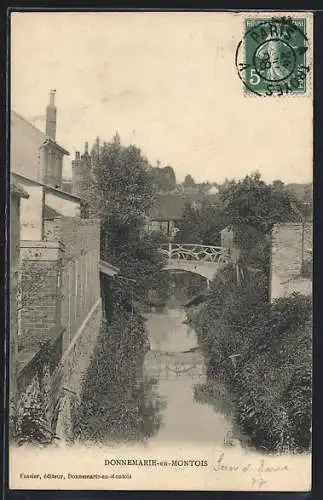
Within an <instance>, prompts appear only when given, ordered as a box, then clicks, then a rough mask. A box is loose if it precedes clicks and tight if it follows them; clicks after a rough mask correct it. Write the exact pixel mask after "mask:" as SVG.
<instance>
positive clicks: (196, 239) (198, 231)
mask: <svg viewBox="0 0 323 500" xmlns="http://www.w3.org/2000/svg"><path fill="white" fill-rule="evenodd" d="M225 226H226V220H225V217H224V215H223V214H222V211H221V208H220V207H219V206H215V205H214V204H212V203H211V201H210V200H209V199H208V198H205V199H204V200H202V201H201V202H200V203H199V204H198V205H197V207H196V208H194V207H192V206H191V205H189V204H187V205H186V206H185V209H184V212H183V217H182V220H181V221H179V222H178V229H179V231H178V233H177V234H176V238H175V239H176V241H179V242H183V243H200V244H203V245H220V231H221V230H222V229H223V228H224V227H225Z"/></svg>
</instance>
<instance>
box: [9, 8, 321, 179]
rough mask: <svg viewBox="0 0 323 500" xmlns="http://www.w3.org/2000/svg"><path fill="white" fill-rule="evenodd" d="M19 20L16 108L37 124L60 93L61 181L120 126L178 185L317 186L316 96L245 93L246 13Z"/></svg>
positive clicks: (15, 22) (14, 32)
mask: <svg viewBox="0 0 323 500" xmlns="http://www.w3.org/2000/svg"><path fill="white" fill-rule="evenodd" d="M11 22H12V24H11V107H12V109H13V110H15V111H16V112H17V113H19V114H21V115H23V116H24V117H26V118H27V119H30V120H34V117H37V116H38V117H39V116H42V115H44V114H45V108H46V105H47V103H48V99H49V90H50V89H56V105H57V108H58V111H57V141H58V142H59V144H60V145H62V146H63V147H64V148H66V149H68V150H69V151H70V153H71V156H70V157H69V159H68V160H67V161H66V162H65V166H64V174H65V176H69V175H71V166H70V161H71V159H72V158H73V157H74V155H75V151H81V152H82V151H83V150H84V143H85V141H88V142H89V143H90V144H92V143H93V141H94V140H95V138H96V137H97V136H99V137H100V138H102V140H105V141H109V140H110V139H111V138H112V137H113V135H114V134H115V133H116V131H118V132H119V134H120V136H121V141H122V142H123V143H124V144H125V145H128V144H130V143H133V144H136V145H138V146H139V147H140V148H141V149H142V151H143V153H144V154H145V155H146V156H147V158H148V160H149V162H150V163H151V164H152V165H156V162H157V161H160V162H161V166H165V165H171V166H172V167H173V168H174V170H175V173H176V177H177V180H178V181H179V182H181V181H182V180H183V179H184V177H185V175H186V174H188V173H190V174H191V175H192V176H193V178H194V179H195V181H196V182H203V181H207V180H208V181H210V182H218V183H221V182H223V181H224V180H225V179H226V178H229V179H232V178H242V177H244V176H245V175H247V174H249V173H251V172H254V171H259V172H260V173H261V174H262V177H263V178H264V180H266V181H267V182H271V181H273V180H275V179H281V180H282V181H284V182H311V180H312V97H311V95H310V94H309V95H307V96H303V97H295V96H294V97H283V98H278V97H274V98H264V97H258V96H246V95H245V93H244V91H243V86H242V83H241V81H240V79H239V77H238V74H237V71H236V67H235V51H236V48H237V45H238V43H239V41H240V40H241V38H242V36H243V14H237V13H220V12H216V13H206V12H204V13H193V12H189V13H188V12H186V13H175V12H173V13H170V12H164V13H162V12H158V13H147V12H142V13H139V12H137V13H130V12H129V13H124V12H123V13H121V12H119V13H115V12H114V13H111V12H110V13H107V12H106V13H102V12H100V13H97V12H96V13H71V12H65V13H58V12H54V13H49V12H43V13H41V12H38V13H37V12H33V13H31V12H27V13H13V14H12V21H11ZM33 123H34V124H35V125H36V126H38V127H39V128H42V129H43V128H44V120H34V121H33Z"/></svg>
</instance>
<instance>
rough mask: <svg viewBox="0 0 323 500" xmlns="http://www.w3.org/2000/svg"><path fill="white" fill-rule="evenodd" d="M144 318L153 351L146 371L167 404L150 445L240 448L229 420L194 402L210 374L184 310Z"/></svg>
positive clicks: (146, 362) (148, 359)
mask: <svg viewBox="0 0 323 500" xmlns="http://www.w3.org/2000/svg"><path fill="white" fill-rule="evenodd" d="M145 316H146V319H147V323H146V325H147V329H148V332H149V339H150V345H151V350H150V352H148V353H147V355H146V359H145V366H144V371H145V375H146V376H148V377H153V378H154V379H155V380H156V382H157V384H156V392H157V393H158V394H159V396H160V397H161V399H162V401H163V403H164V408H163V410H162V415H161V420H162V425H161V427H160V430H159V432H158V433H157V435H156V436H155V437H153V438H151V439H150V440H149V441H150V442H155V441H158V442H161V441H165V442H166V441H167V442H170V441H181V442H186V443H192V444H194V443H197V442H200V443H201V444H202V443H203V442H204V443H213V444H214V445H218V446H226V445H228V444H230V445H232V443H234V445H235V446H240V444H239V442H237V441H236V440H234V441H232V440H231V441H230V439H231V436H232V424H231V421H230V419H229V417H228V416H226V415H224V414H223V413H221V412H217V411H215V410H214V408H212V407H211V406H209V405H207V404H201V403H199V402H197V401H196V400H195V398H194V387H195V386H196V385H197V384H203V383H204V382H205V381H206V374H205V365H204V361H203V357H202V355H201V354H200V353H199V352H198V349H197V339H196V334H195V332H194V330H192V329H191V328H190V327H189V326H188V325H186V324H185V323H183V322H184V320H185V316H186V313H185V310H183V309H180V308H178V309H169V310H167V311H166V312H163V313H160V314H158V313H149V314H146V315H145Z"/></svg>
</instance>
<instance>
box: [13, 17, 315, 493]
mask: <svg viewBox="0 0 323 500" xmlns="http://www.w3.org/2000/svg"><path fill="white" fill-rule="evenodd" d="M312 57H313V19H312V14H311V13H307V12H297V13H296V12H284V13H281V12H280V13H279V12H278V13H276V12H265V11H264V12H260V11H257V12H254V11H241V12H220V11H215V12H157V11H156V12H143V11H140V12H67V11H65V12H31V11H26V12H21V11H20V12H11V76H10V82H11V110H10V112H11V123H10V176H11V269H10V271H11V295H10V302H11V328H10V419H9V420H10V428H9V434H10V447H9V452H10V463H9V483H10V488H11V489H41V490H46V489H47V490H51V489H61V490H199V491H204V490H205V491H207V490H208V491H216V490H222V491H223V490H235V491H240V490H241V491H245V490H252V491H258V490H260V491H269V490H271V491H276V490H280V491H309V490H311V445H312V361H311V360H312V219H313V218H312V164H313V131H312V119H313V90H312V88H313V78H314V75H313V64H312V63H313V60H312Z"/></svg>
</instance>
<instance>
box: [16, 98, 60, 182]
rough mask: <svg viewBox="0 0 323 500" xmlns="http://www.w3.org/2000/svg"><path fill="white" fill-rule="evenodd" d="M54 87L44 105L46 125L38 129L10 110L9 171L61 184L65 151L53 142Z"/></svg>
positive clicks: (55, 113)
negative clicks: (43, 129)
mask: <svg viewBox="0 0 323 500" xmlns="http://www.w3.org/2000/svg"><path fill="white" fill-rule="evenodd" d="M54 100H55V91H53V90H52V91H51V92H50V100H49V104H48V106H47V108H46V128H45V132H43V131H41V130H40V129H38V128H37V127H35V126H34V125H33V124H31V123H30V122H29V121H28V120H26V119H25V118H23V117H22V116H21V115H19V114H18V113H16V112H15V111H12V112H11V127H10V164H11V171H12V172H14V173H16V174H20V175H22V176H24V177H27V178H28V179H31V180H34V181H37V182H40V183H42V184H46V185H48V186H52V187H57V188H61V187H62V171H63V160H64V157H65V156H67V155H69V152H68V151H67V150H66V149H65V148H63V147H62V146H60V145H59V144H58V143H57V142H56V125H57V123H56V117H57V109H56V106H55V101H54Z"/></svg>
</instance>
